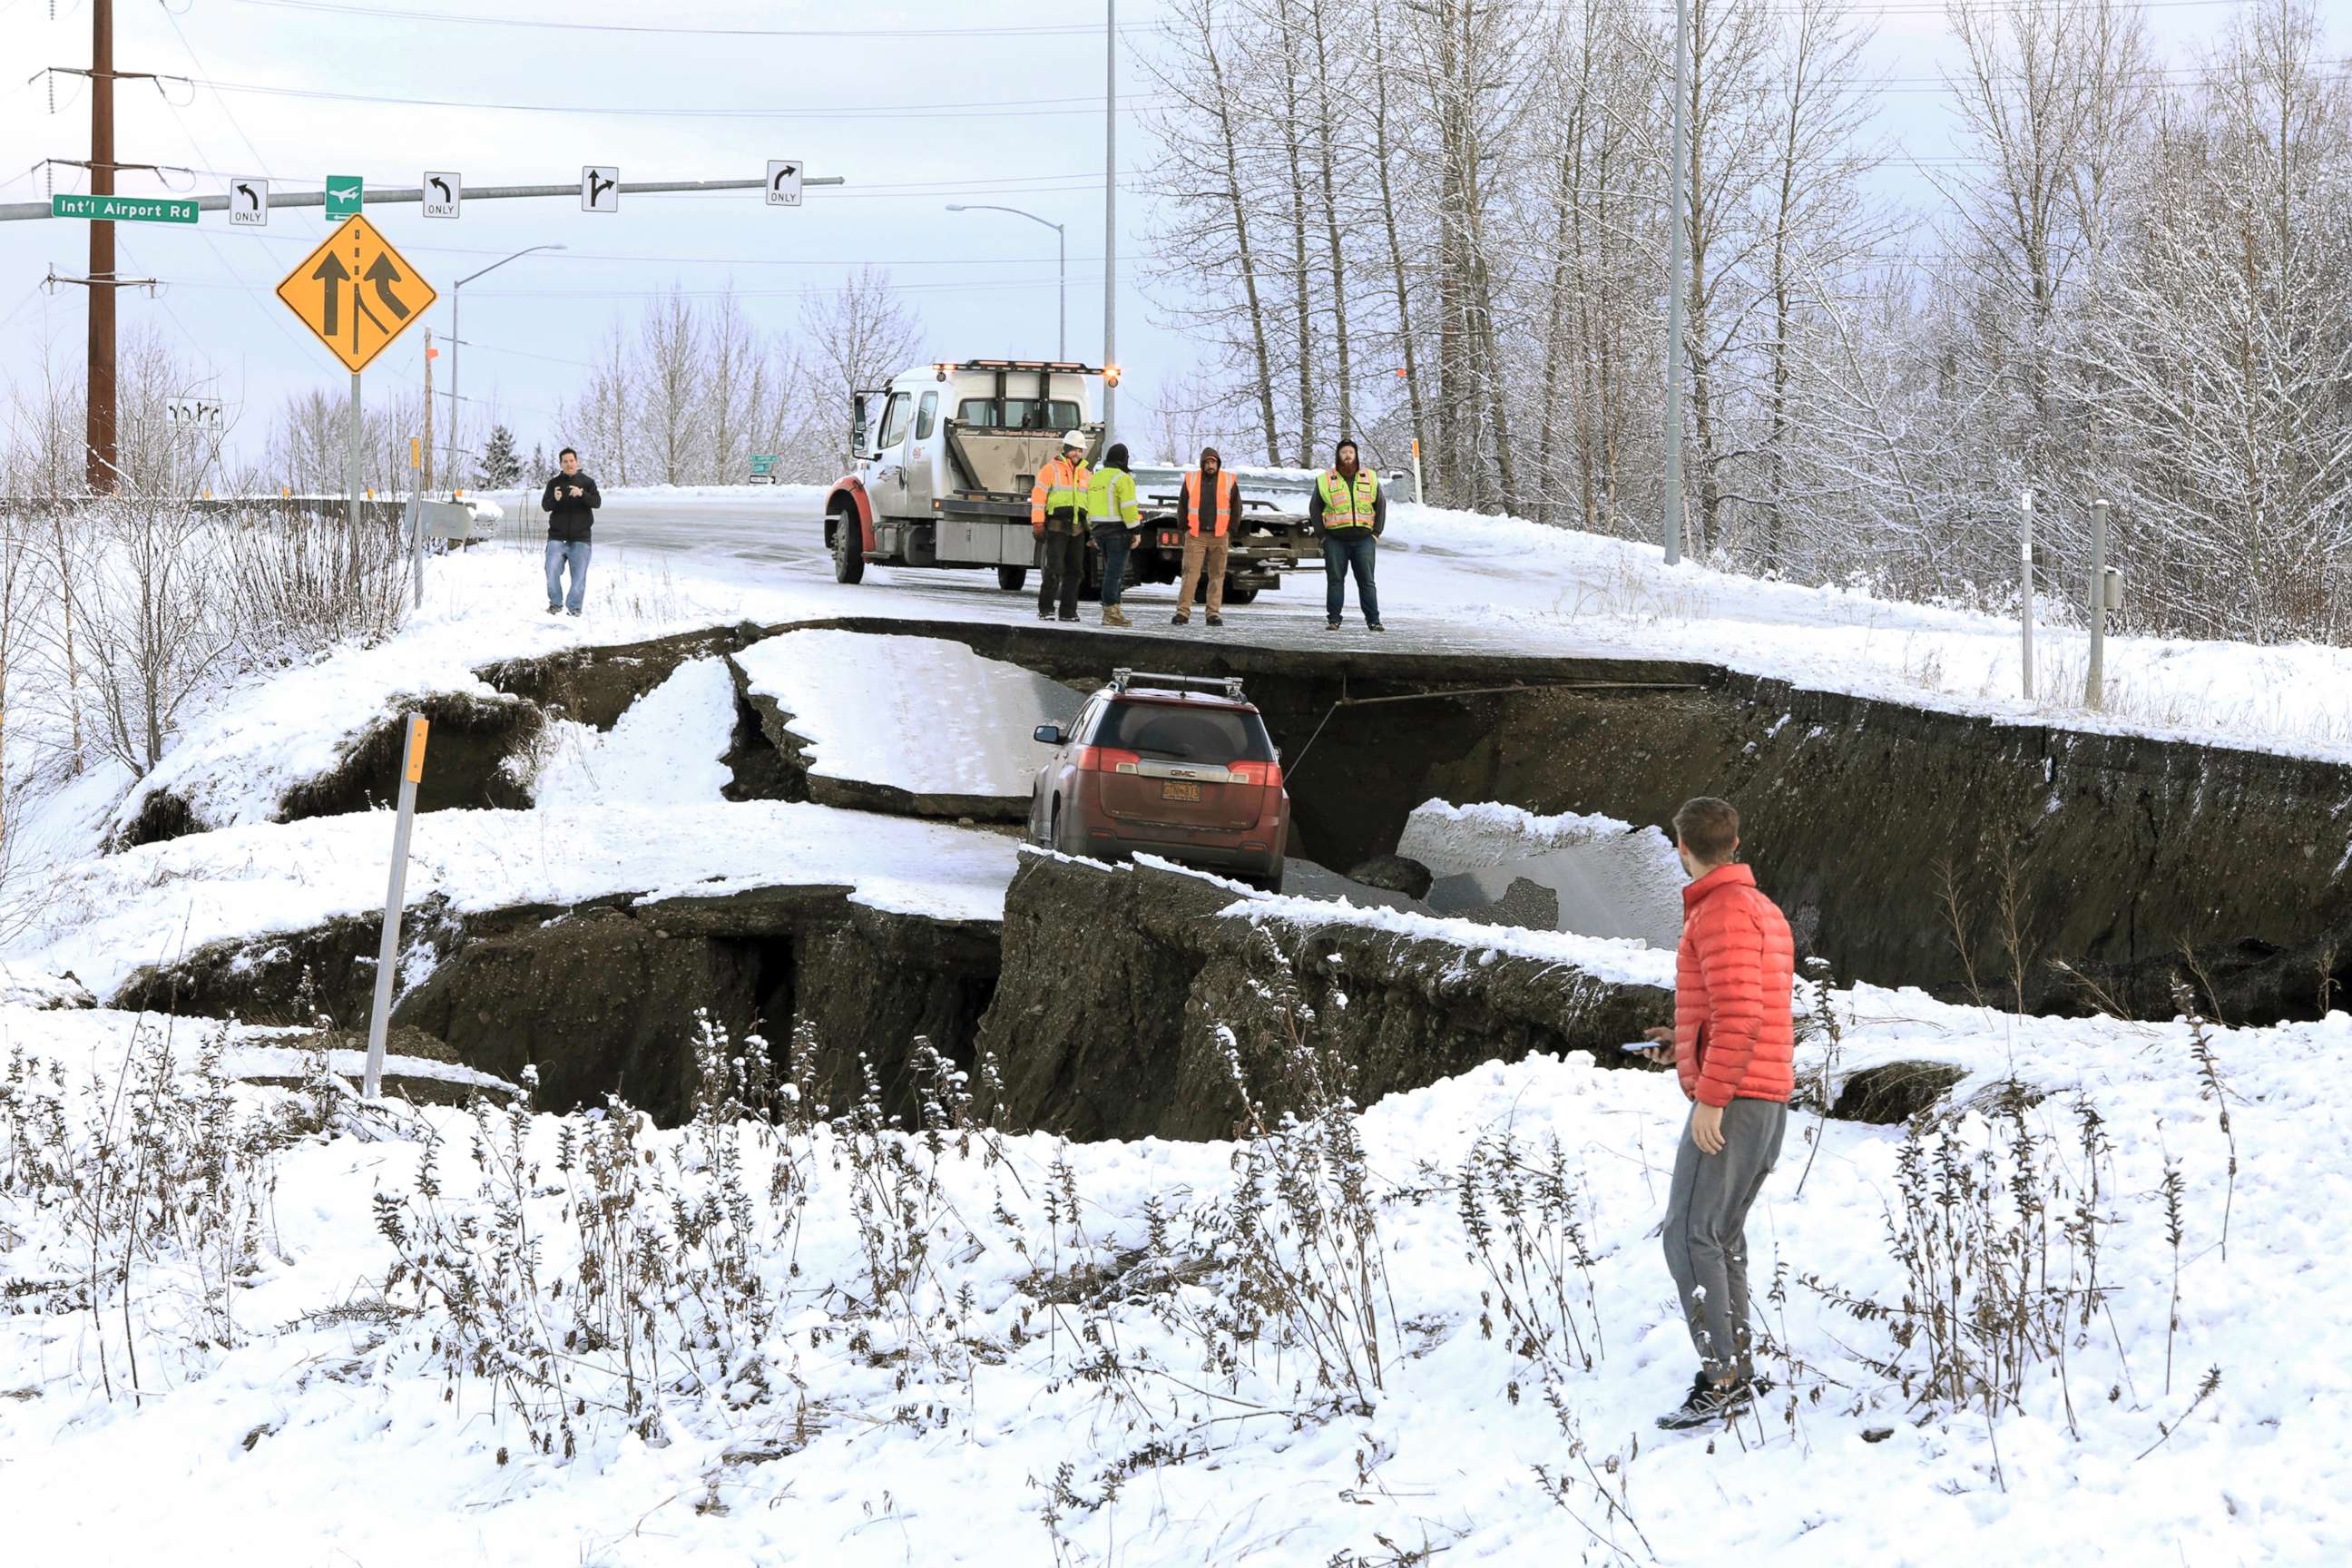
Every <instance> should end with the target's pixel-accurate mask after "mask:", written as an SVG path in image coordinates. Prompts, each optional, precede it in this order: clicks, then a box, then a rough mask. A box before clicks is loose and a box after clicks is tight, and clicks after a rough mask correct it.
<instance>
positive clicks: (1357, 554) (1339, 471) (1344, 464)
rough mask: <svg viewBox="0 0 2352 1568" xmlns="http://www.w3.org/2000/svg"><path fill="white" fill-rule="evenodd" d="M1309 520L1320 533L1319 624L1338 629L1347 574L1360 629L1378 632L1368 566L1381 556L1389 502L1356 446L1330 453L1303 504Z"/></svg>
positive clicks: (1382, 628)
mask: <svg viewBox="0 0 2352 1568" xmlns="http://www.w3.org/2000/svg"><path fill="white" fill-rule="evenodd" d="M1307 521H1308V522H1310V523H1312V524H1314V525H1315V526H1316V527H1317V528H1318V530H1320V531H1321V532H1322V535H1323V625H1324V626H1325V628H1326V629H1327V630H1329V631H1335V632H1336V631H1338V630H1339V612H1340V611H1341V610H1343V609H1345V608H1346V607H1347V603H1348V574H1349V571H1350V570H1352V571H1353V572H1354V573H1355V574H1356V597H1357V598H1358V599H1359V600H1360V601H1361V602H1362V604H1363V606H1364V625H1366V626H1369V627H1370V628H1371V629H1372V630H1374V631H1376V632H1381V631H1386V630H1388V628H1387V627H1386V626H1382V625H1381V596H1380V594H1379V593H1378V592H1377V591H1376V590H1375V589H1374V588H1373V586H1372V567H1373V564H1374V563H1375V562H1377V561H1378V559H1379V557H1380V537H1381V531H1383V530H1384V529H1386V528H1387V527H1388V523H1389V498H1388V496H1387V494H1386V493H1385V492H1383V491H1382V490H1381V477H1380V476H1379V475H1378V474H1375V473H1373V472H1372V471H1371V470H1370V468H1365V467H1364V466H1363V465H1362V464H1361V463H1360V462H1359V461H1358V460H1357V457H1356V444H1355V443H1354V442H1353V441H1342V442H1340V443H1339V447H1337V448H1336V449H1334V450H1333V452H1332V454H1331V467H1330V468H1329V469H1328V470H1327V471H1326V472H1325V473H1324V475H1323V477H1322V478H1321V479H1318V480H1316V481H1315V494H1314V497H1313V499H1311V500H1308V501H1307Z"/></svg>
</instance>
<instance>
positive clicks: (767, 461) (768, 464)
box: [751, 452, 778, 483]
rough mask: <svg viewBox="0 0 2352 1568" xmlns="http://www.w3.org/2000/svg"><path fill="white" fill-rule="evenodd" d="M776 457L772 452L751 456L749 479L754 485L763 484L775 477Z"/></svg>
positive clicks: (757, 453) (756, 453)
mask: <svg viewBox="0 0 2352 1568" xmlns="http://www.w3.org/2000/svg"><path fill="white" fill-rule="evenodd" d="M777 456H778V454H777V453H774V452H754V453H752V454H751V479H752V481H753V482H754V483H764V482H766V481H768V480H772V479H774V478H775V477H776V458H777Z"/></svg>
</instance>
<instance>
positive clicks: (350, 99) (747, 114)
mask: <svg viewBox="0 0 2352 1568" xmlns="http://www.w3.org/2000/svg"><path fill="white" fill-rule="evenodd" d="M193 80H194V85H195V86H197V87H208V88H210V89H213V90H214V91H215V92H243V93H250V94H253V95H254V96H256V97H261V98H292V99H300V100H307V101H314V102H331V103H390V104H398V105H401V106H404V107H406V108H412V109H456V110H497V111H499V112H502V113H509V114H576V115H581V116H583V117H585V118H588V119H602V118H604V117H606V116H619V117H624V118H629V119H646V120H874V121H880V120H1024V119H1031V118H1035V117H1038V116H1046V115H1057V114H1094V113H1097V112H1098V111H1099V110H1100V108H1101V105H1102V100H1101V98H1100V97H1092V98H1025V99H1024V98H1014V99H1001V100H990V101H981V102H972V103H949V104H934V105H930V106H928V107H924V106H918V105H911V104H908V105H898V104H894V105H887V106H875V105H851V106H846V107H841V108H832V109H615V108H614V107H612V106H611V105H608V104H596V105H583V104H577V103H494V102H488V101H485V100H479V99H450V98H396V97H390V96H385V95H381V94H376V93H365V92H329V91H327V90H325V89H320V88H301V87H271V86H269V85H268V84H266V83H262V82H242V81H212V80H208V79H204V78H195V79H193ZM1157 101H1158V100H1138V99H1129V100H1127V103H1126V105H1125V107H1127V109H1128V111H1129V113H1133V112H1135V111H1136V110H1137V109H1138V108H1139V107H1145V106H1149V105H1151V104H1154V103H1156V102H1157ZM1053 104H1068V105H1076V106H1077V107H1073V108H1059V109H1057V108H1050V107H1046V106H1048V105H1053Z"/></svg>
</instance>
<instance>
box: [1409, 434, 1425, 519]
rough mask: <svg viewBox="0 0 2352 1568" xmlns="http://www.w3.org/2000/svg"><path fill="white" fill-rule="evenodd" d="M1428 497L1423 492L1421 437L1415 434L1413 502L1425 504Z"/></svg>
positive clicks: (1413, 444)
mask: <svg viewBox="0 0 2352 1568" xmlns="http://www.w3.org/2000/svg"><path fill="white" fill-rule="evenodd" d="M1427 499H1428V498H1427V497H1425V496H1423V494H1422V492H1421V437H1418V436H1415V437H1413V438H1412V504H1413V505H1415V506H1422V505H1424V504H1426V502H1427Z"/></svg>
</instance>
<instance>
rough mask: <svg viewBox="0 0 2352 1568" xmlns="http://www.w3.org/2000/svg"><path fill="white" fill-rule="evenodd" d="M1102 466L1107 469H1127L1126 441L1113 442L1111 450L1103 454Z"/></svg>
mask: <svg viewBox="0 0 2352 1568" xmlns="http://www.w3.org/2000/svg"><path fill="white" fill-rule="evenodd" d="M1102 466H1103V467H1104V468H1125V467H1127V443H1126V442H1124V441H1114V442H1112V443H1111V447H1110V450H1109V451H1108V452H1105V453H1104V454H1103V459H1102Z"/></svg>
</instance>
